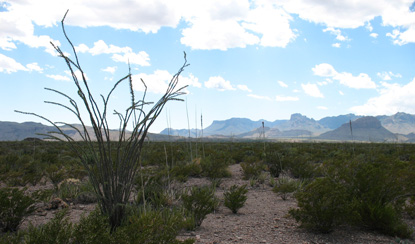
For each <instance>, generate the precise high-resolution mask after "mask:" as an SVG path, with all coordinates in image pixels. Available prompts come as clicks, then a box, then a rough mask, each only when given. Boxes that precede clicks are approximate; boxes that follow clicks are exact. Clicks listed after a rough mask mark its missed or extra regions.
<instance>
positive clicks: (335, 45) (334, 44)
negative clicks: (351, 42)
mask: <svg viewBox="0 0 415 244" xmlns="http://www.w3.org/2000/svg"><path fill="white" fill-rule="evenodd" d="M331 46H332V47H337V48H339V47H340V46H341V44H340V43H339V42H336V43H333V44H331Z"/></svg>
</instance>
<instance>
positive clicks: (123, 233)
mask: <svg viewBox="0 0 415 244" xmlns="http://www.w3.org/2000/svg"><path fill="white" fill-rule="evenodd" d="M183 227H184V218H183V215H182V213H181V212H180V211H179V210H175V209H167V208H165V209H159V210H157V209H147V211H143V210H139V211H138V212H137V213H136V214H133V215H130V216H129V217H128V218H127V223H126V224H125V225H122V226H121V227H119V228H118V229H117V232H116V233H115V239H116V241H117V242H116V243H119V244H124V243H125V244H133V243H137V244H176V243H183V242H180V241H178V240H176V236H177V235H178V233H179V231H180V230H182V228H183ZM186 243H192V242H191V241H187V242H186Z"/></svg>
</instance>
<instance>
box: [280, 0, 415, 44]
mask: <svg viewBox="0 0 415 244" xmlns="http://www.w3.org/2000/svg"><path fill="white" fill-rule="evenodd" d="M412 3H413V1H411V0H395V1H390V0H365V1H321V0H281V1H279V4H280V5H281V6H283V7H284V9H285V10H286V11H288V12H289V13H292V14H298V15H299V17H300V18H302V19H305V20H308V21H311V22H314V23H319V24H324V25H326V26H328V27H332V28H358V27H361V26H365V25H366V28H367V29H368V30H369V31H371V30H372V27H371V25H370V21H372V20H373V19H374V18H375V17H377V16H379V17H381V19H382V25H383V26H391V27H398V28H399V29H401V30H402V32H401V31H399V30H398V33H395V34H394V35H395V38H393V39H394V43H395V44H398V45H403V44H406V43H412V42H415V15H414V12H412V11H411V10H410V6H411V4H412ZM396 34H397V35H396Z"/></svg>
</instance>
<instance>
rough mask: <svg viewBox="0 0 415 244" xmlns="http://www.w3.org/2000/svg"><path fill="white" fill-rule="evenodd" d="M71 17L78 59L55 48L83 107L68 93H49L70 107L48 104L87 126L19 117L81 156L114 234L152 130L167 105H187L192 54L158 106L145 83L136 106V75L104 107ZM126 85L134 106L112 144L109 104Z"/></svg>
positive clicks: (123, 115) (128, 77)
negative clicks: (185, 80)
mask: <svg viewBox="0 0 415 244" xmlns="http://www.w3.org/2000/svg"><path fill="white" fill-rule="evenodd" d="M67 13H68V12H66V13H65V15H64V17H63V19H62V21H61V26H62V31H63V34H64V36H65V38H66V40H67V42H68V43H69V45H70V46H71V48H72V51H73V54H74V57H75V58H74V60H72V59H70V58H69V57H68V55H66V54H65V53H64V52H63V51H62V50H61V49H60V48H59V47H58V46H56V45H54V44H53V43H51V44H52V45H53V47H54V48H55V50H56V51H57V52H58V54H59V56H60V57H61V58H63V59H64V61H65V62H66V65H67V67H68V68H69V70H70V72H71V75H72V79H73V82H74V84H75V86H76V90H77V92H78V95H79V98H80V101H81V102H80V106H78V103H77V102H76V101H75V99H72V98H71V97H70V96H68V95H66V94H65V93H63V92H60V91H58V90H54V89H50V88H45V89H47V90H49V91H52V92H55V93H57V94H59V95H62V96H63V97H64V98H66V99H68V100H69V103H70V105H65V104H63V103H60V102H51V101H45V103H48V104H52V105H57V106H59V107H62V108H64V109H67V110H69V111H70V112H71V113H72V114H74V115H75V116H76V118H77V119H78V121H79V122H80V124H81V128H80V129H78V128H77V127H75V126H73V125H71V124H68V123H65V122H52V121H51V120H49V119H47V118H45V117H43V116H41V115H38V114H36V113H28V112H20V111H16V112H20V113H24V114H30V115H34V116H37V117H39V118H42V119H44V120H46V121H47V122H49V123H50V124H51V125H53V126H54V127H55V129H56V131H55V132H51V133H49V134H48V135H47V136H48V137H49V138H51V139H55V140H59V141H66V142H68V143H69V146H70V147H71V149H72V150H73V151H74V152H75V153H76V154H77V156H78V157H79V159H80V161H81V163H82V164H83V166H84V167H85V169H86V171H87V172H88V175H89V180H90V181H91V183H92V185H93V187H94V190H95V193H96V194H97V196H98V199H99V206H100V208H101V211H102V212H103V213H104V214H105V215H106V216H108V218H109V222H110V224H111V227H112V230H115V228H116V227H118V226H119V225H120V224H121V222H122V220H123V218H124V216H125V209H126V204H127V203H128V200H129V198H130V194H131V191H132V188H133V182H134V178H135V177H136V174H137V172H138V171H139V170H140V168H141V167H140V164H139V158H140V154H141V150H142V146H143V143H144V140H145V138H146V136H147V132H148V130H149V128H150V126H151V125H152V124H153V123H154V121H155V120H156V119H157V117H158V116H159V115H160V113H161V111H162V109H163V107H164V106H165V105H166V103H167V102H169V101H172V100H180V101H182V99H179V98H178V96H180V95H183V94H184V92H183V89H184V88H185V87H186V86H184V87H180V88H177V86H178V81H179V76H180V74H181V73H182V71H183V70H184V68H185V67H186V66H188V64H187V59H186V53H184V64H183V65H182V67H181V68H180V69H179V71H178V72H177V73H176V74H175V75H174V76H173V77H172V79H171V81H170V83H169V84H168V88H167V90H166V92H165V94H164V95H163V96H162V97H161V98H160V100H159V101H158V102H157V103H155V104H154V103H151V102H146V101H145V98H146V91H147V86H146V84H145V83H144V81H143V80H141V81H142V83H143V85H144V87H145V91H144V92H143V96H142V98H141V100H136V97H135V94H134V90H133V83H132V75H131V70H130V71H129V73H128V75H126V76H125V77H124V78H122V79H120V80H118V81H117V82H116V83H115V85H114V86H113V88H112V89H111V90H110V92H109V93H108V95H107V96H106V97H104V96H103V95H101V99H102V103H99V104H98V103H97V101H96V99H95V97H94V96H93V95H92V93H91V90H90V87H89V85H88V83H87V80H86V78H85V77H86V76H85V73H84V71H83V69H82V67H81V65H80V64H79V60H78V56H77V53H76V50H75V47H74V45H73V44H72V42H71V40H70V39H69V37H68V35H67V34H66V31H65V25H64V21H65V18H66V15H67ZM75 72H80V74H81V75H80V76H77V75H75ZM122 82H129V92H130V97H131V105H130V106H129V107H127V108H126V109H125V111H124V112H123V113H121V112H118V111H114V114H115V115H116V116H118V117H119V120H120V125H119V129H118V138H117V140H114V141H111V139H110V128H109V125H108V121H107V109H108V102H109V100H110V97H111V94H112V93H113V91H114V90H115V89H116V88H117V87H118V86H119V85H120V83H122ZM148 105H152V107H151V108H149V109H148V110H147V109H146V108H148V107H147V106H148ZM80 107H83V109H84V110H85V111H86V112H85V113H83V114H82V115H81V112H80V111H81V110H80ZM86 121H89V122H90V124H91V126H92V129H93V133H91V132H90V131H88V130H87V125H86ZM59 125H66V126H69V127H71V128H72V129H74V130H76V131H77V132H78V133H79V134H80V136H81V137H82V140H83V143H78V142H75V141H74V139H73V138H71V137H70V136H69V135H68V134H66V133H65V132H64V131H63V130H62V129H61V127H59ZM129 126H132V128H133V129H132V131H131V135H130V136H128V135H127V128H128V127H129ZM94 138H95V139H94Z"/></svg>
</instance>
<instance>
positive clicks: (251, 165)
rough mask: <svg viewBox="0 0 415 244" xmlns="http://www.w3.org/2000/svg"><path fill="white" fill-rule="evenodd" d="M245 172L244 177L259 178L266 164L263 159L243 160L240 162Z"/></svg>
mask: <svg viewBox="0 0 415 244" xmlns="http://www.w3.org/2000/svg"><path fill="white" fill-rule="evenodd" d="M240 165H241V167H242V170H243V173H244V177H243V178H244V179H245V180H248V179H251V178H255V179H257V178H258V177H259V176H260V175H261V172H262V171H263V170H264V164H263V163H262V162H261V161H256V162H243V163H241V164H240Z"/></svg>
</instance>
